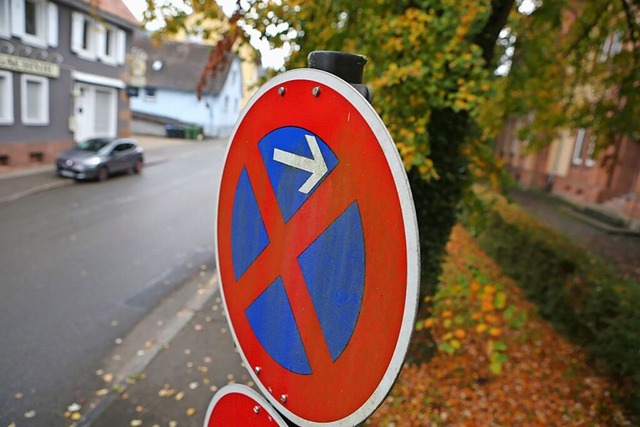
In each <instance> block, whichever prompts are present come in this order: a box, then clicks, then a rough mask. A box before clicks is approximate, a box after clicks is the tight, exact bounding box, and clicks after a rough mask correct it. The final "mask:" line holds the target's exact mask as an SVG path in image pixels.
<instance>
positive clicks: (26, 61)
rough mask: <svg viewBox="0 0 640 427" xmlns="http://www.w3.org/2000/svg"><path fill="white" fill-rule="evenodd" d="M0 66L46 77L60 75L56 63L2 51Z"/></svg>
mask: <svg viewBox="0 0 640 427" xmlns="http://www.w3.org/2000/svg"><path fill="white" fill-rule="evenodd" d="M0 68H4V69H6V70H11V71H18V72H20V73H29V74H37V75H40V76H46V77H53V78H58V77H60V67H59V66H58V65H57V64H52V63H51V62H45V61H38V60H36V59H30V58H23V57H20V56H14V55H7V54H4V53H0Z"/></svg>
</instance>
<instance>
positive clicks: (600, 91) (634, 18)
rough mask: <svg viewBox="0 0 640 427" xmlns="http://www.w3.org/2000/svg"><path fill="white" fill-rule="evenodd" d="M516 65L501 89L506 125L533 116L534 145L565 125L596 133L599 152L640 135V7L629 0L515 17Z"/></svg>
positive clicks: (529, 129) (544, 7) (527, 133)
mask: <svg viewBox="0 0 640 427" xmlns="http://www.w3.org/2000/svg"><path fill="white" fill-rule="evenodd" d="M509 27H510V30H511V34H512V35H513V36H515V37H516V43H515V55H514V57H513V66H512V68H511V71H510V73H509V75H508V76H507V78H505V80H504V82H503V83H502V84H501V87H500V90H501V91H502V94H501V95H500V96H499V97H501V98H503V100H504V102H502V103H501V104H499V105H497V106H498V107H499V111H500V114H499V115H500V116H501V117H500V120H499V121H500V122H504V117H507V116H509V115H515V116H520V117H525V116H527V117H528V120H527V124H526V126H525V127H524V128H523V129H522V134H521V137H523V138H527V139H528V140H529V148H540V147H542V146H544V145H546V144H547V143H549V142H550V141H551V140H552V139H553V138H554V137H555V136H556V135H557V133H558V131H560V130H561V129H562V128H565V129H566V128H569V129H576V128H589V129H590V130H591V131H592V133H593V135H594V137H595V138H594V141H595V142H596V144H597V145H596V149H601V148H603V147H606V146H608V145H610V144H612V143H614V142H615V141H616V137H617V136H627V137H630V138H631V139H635V140H637V139H639V138H640V124H639V123H638V120H637V117H639V116H640V91H639V90H638V87H637V85H638V81H640V5H638V3H637V2H630V1H628V0H613V1H610V0H592V1H582V2H541V5H540V6H539V7H538V8H537V9H536V10H535V11H534V12H533V13H531V14H530V15H513V20H512V22H510V23H509Z"/></svg>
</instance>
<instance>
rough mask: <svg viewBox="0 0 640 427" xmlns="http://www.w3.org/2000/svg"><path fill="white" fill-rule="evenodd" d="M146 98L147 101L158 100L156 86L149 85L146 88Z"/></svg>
mask: <svg viewBox="0 0 640 427" xmlns="http://www.w3.org/2000/svg"><path fill="white" fill-rule="evenodd" d="M144 100H145V101H147V102H156V88H154V87H147V88H145V89H144Z"/></svg>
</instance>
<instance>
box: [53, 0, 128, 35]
mask: <svg viewBox="0 0 640 427" xmlns="http://www.w3.org/2000/svg"><path fill="white" fill-rule="evenodd" d="M56 1H57V2H58V3H62V4H65V5H67V6H70V7H72V8H75V9H79V10H81V11H83V12H86V13H88V14H91V13H93V12H95V9H94V6H97V7H98V10H99V11H100V13H99V14H100V16H102V17H103V18H105V19H107V20H110V21H114V22H115V23H118V24H121V25H123V26H125V27H128V28H131V29H136V28H140V21H138V20H137V19H136V17H135V16H133V13H131V11H130V10H129V8H128V7H127V6H126V5H125V4H124V2H123V0H56Z"/></svg>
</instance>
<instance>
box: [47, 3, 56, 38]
mask: <svg viewBox="0 0 640 427" xmlns="http://www.w3.org/2000/svg"><path fill="white" fill-rule="evenodd" d="M48 6H49V7H48V9H49V25H48V26H47V32H48V36H49V37H48V39H49V46H51V47H58V6H57V5H56V4H55V3H51V2H49V4H48Z"/></svg>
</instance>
